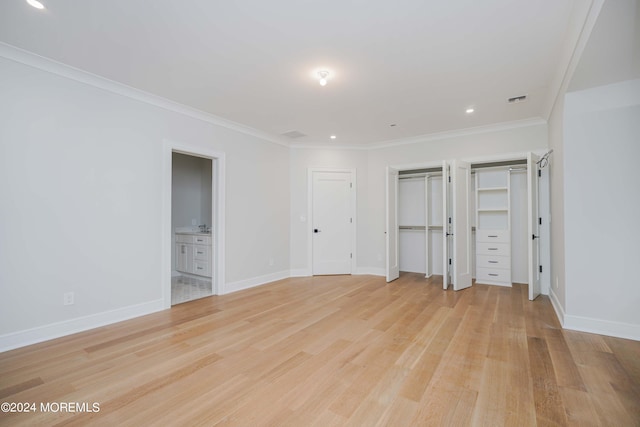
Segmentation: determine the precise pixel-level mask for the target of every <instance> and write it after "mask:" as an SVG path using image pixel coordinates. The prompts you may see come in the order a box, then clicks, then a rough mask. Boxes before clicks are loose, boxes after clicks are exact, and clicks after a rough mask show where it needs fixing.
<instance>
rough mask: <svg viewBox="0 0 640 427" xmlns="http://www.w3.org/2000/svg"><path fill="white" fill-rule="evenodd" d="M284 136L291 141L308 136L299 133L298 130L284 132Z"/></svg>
mask: <svg viewBox="0 0 640 427" xmlns="http://www.w3.org/2000/svg"><path fill="white" fill-rule="evenodd" d="M283 135H284V136H286V137H289V138H291V139H296V138H302V137H303V136H307V135H305V134H304V133H302V132H299V131H297V130H290V131H287V132H284V133H283Z"/></svg>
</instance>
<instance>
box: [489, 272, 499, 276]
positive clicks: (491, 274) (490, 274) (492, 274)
mask: <svg viewBox="0 0 640 427" xmlns="http://www.w3.org/2000/svg"><path fill="white" fill-rule="evenodd" d="M489 276H494V277H498V275H497V274H494V273H489Z"/></svg>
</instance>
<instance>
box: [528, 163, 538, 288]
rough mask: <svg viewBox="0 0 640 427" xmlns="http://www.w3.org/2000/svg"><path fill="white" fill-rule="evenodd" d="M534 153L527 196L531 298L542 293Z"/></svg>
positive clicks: (529, 166) (536, 173) (529, 172)
mask: <svg viewBox="0 0 640 427" xmlns="http://www.w3.org/2000/svg"><path fill="white" fill-rule="evenodd" d="M538 159H539V157H538V156H537V155H535V154H533V153H529V154H528V155H527V190H528V191H527V193H528V194H527V196H528V198H529V209H528V220H527V222H528V224H529V299H530V300H532V301H533V300H534V299H535V298H536V297H537V296H538V295H540V269H539V266H540V238H539V236H540V229H539V223H538V217H539V215H538V164H537V163H536V162H537V161H538Z"/></svg>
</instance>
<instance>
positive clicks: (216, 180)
mask: <svg viewBox="0 0 640 427" xmlns="http://www.w3.org/2000/svg"><path fill="white" fill-rule="evenodd" d="M162 148H163V152H162V157H163V162H162V166H163V168H162V220H161V230H160V233H161V236H162V269H161V270H162V278H161V280H160V282H161V286H162V297H163V300H164V307H165V308H169V307H171V271H172V270H173V266H172V265H171V251H172V250H173V247H172V246H171V232H172V230H171V191H172V184H171V174H172V155H173V153H174V152H178V153H183V154H189V155H193V156H198V157H204V158H207V159H211V161H212V162H213V164H212V174H211V181H212V182H211V190H212V192H213V197H212V198H211V204H212V206H211V212H212V215H213V216H214V219H213V223H212V228H211V237H212V259H211V266H212V271H213V275H212V277H211V279H212V284H213V293H214V294H216V295H222V294H224V293H225V291H226V290H225V176H226V172H225V153H222V152H218V151H213V150H210V149H207V148H204V147H201V146H198V145H193V144H186V143H181V142H175V141H171V140H169V139H164V140H163V147H162Z"/></svg>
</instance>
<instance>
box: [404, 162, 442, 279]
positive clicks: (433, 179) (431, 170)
mask: <svg viewBox="0 0 640 427" xmlns="http://www.w3.org/2000/svg"><path fill="white" fill-rule="evenodd" d="M442 176H443V169H442V167H441V166H440V167H426V168H417V169H406V170H400V171H398V194H397V197H398V200H397V202H398V215H397V219H398V227H397V233H398V235H397V238H398V260H399V270H400V271H401V272H409V273H419V274H424V276H425V278H427V279H428V278H431V277H432V276H442V274H443V269H444V268H445V267H444V260H445V258H446V256H445V255H444V253H443V238H444V233H445V231H444V221H443V212H444V207H443V201H444V198H443V178H442ZM445 186H446V185H445ZM436 279H437V278H436Z"/></svg>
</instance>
